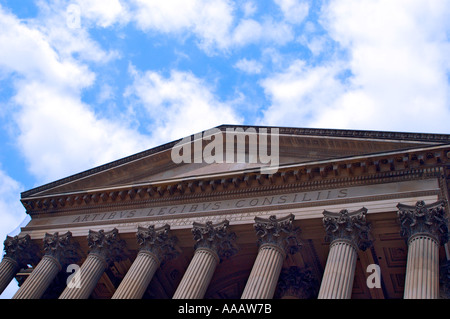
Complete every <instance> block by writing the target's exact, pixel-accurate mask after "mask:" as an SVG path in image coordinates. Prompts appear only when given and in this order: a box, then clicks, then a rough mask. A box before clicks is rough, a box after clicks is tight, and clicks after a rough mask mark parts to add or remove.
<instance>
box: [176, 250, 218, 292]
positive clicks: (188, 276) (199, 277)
mask: <svg viewBox="0 0 450 319" xmlns="http://www.w3.org/2000/svg"><path fill="white" fill-rule="evenodd" d="M218 263H219V257H218V256H217V254H216V253H215V252H214V251H212V250H211V249H208V248H197V249H196V250H195V254H194V257H193V258H192V260H191V262H190V263H189V266H188V269H187V270H186V273H185V274H184V276H183V279H181V282H180V284H179V285H178V288H177V290H176V291H175V294H174V295H173V299H201V298H203V297H204V296H205V293H206V290H207V289H208V286H209V283H210V282H211V279H212V276H213V274H214V271H215V270H216V266H217V264H218Z"/></svg>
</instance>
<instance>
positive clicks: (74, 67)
mask: <svg viewBox="0 0 450 319" xmlns="http://www.w3.org/2000/svg"><path fill="white" fill-rule="evenodd" d="M33 26H34V23H33V22H31V23H29V25H26V24H24V23H23V22H20V21H19V20H18V19H17V18H15V17H14V16H12V15H10V14H8V13H5V12H4V11H2V10H1V9H0V28H1V29H2V30H4V32H2V33H1V34H0V47H2V48H8V50H1V51H0V70H3V72H5V73H9V74H11V73H15V74H17V75H18V76H16V77H15V80H14V87H15V90H16V92H15V94H14V96H13V97H12V98H11V102H13V104H15V105H16V106H17V108H16V109H15V110H14V111H12V110H11V112H14V113H13V114H14V115H13V117H12V118H13V119H14V120H15V125H16V127H17V132H18V134H17V136H16V137H15V139H16V142H17V148H18V149H19V150H20V151H21V152H22V154H23V155H24V157H25V159H26V161H27V162H28V165H29V167H28V169H29V171H30V172H31V173H32V174H33V175H34V176H35V177H36V179H37V182H38V183H43V182H48V181H51V180H54V179H57V178H61V177H64V176H67V175H69V174H73V173H76V172H79V171H81V170H84V169H87V168H90V167H93V166H96V165H100V164H102V163H105V162H109V161H111V160H114V159H117V158H120V157H123V156H126V155H129V154H133V153H135V152H137V151H140V150H143V149H145V147H146V146H149V144H148V143H149V142H148V139H147V138H146V137H145V136H142V135H141V134H139V133H138V132H137V131H136V130H135V129H132V128H130V127H129V126H128V123H127V122H123V121H122V120H123V119H117V120H115V119H107V118H101V117H99V116H98V115H97V114H95V113H94V111H93V110H92V109H91V108H90V107H89V106H88V105H86V104H84V103H83V102H82V101H81V92H82V90H83V89H84V88H86V87H89V86H90V85H92V84H93V82H94V81H95V74H94V73H93V72H92V71H90V70H89V67H88V66H87V65H86V64H82V63H80V62H79V61H76V60H74V59H73V58H72V57H71V55H70V54H65V53H60V52H59V51H58V50H57V49H55V47H58V45H54V42H53V40H54V34H52V35H47V34H46V33H45V31H46V30H47V29H46V28H45V27H44V28H42V29H41V30H38V29H37V28H34V27H33ZM71 36H74V35H71ZM74 39H75V38H74ZM87 43H89V42H87ZM80 49H81V48H80ZM85 49H86V50H89V45H88V44H86V47H85ZM90 49H92V48H90ZM83 50H84V48H83ZM92 50H99V48H94V49H92ZM119 121H120V122H119Z"/></svg>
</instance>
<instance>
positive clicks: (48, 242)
mask: <svg viewBox="0 0 450 319" xmlns="http://www.w3.org/2000/svg"><path fill="white" fill-rule="evenodd" d="M78 248H79V245H78V243H77V242H75V241H74V240H73V239H72V233H71V232H70V231H68V232H66V233H65V234H62V235H60V234H59V233H58V232H56V233H53V234H48V233H46V234H45V236H44V252H45V254H46V255H50V256H52V257H54V258H55V259H57V260H58V261H59V263H60V264H61V266H64V265H68V264H74V263H76V262H77V261H78V260H79V258H80V256H79V254H78Z"/></svg>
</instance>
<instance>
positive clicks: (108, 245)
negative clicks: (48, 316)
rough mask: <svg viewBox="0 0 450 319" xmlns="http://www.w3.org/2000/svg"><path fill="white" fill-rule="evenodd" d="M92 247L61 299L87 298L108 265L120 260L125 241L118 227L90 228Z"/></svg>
mask: <svg viewBox="0 0 450 319" xmlns="http://www.w3.org/2000/svg"><path fill="white" fill-rule="evenodd" d="M87 240H88V246H89V248H90V251H89V254H88V256H87V258H86V260H85V261H84V262H83V264H82V265H81V268H80V269H79V270H78V271H79V275H77V274H76V273H75V276H74V277H73V280H78V282H77V283H74V284H73V285H68V286H67V287H66V288H65V289H64V291H63V292H62V294H61V295H60V296H59V299H87V298H89V296H90V295H91V293H92V291H93V290H94V288H95V286H96V285H97V282H98V281H99V279H100V277H101V276H102V275H103V273H104V271H105V269H106V267H108V265H109V264H110V263H112V262H113V261H115V260H119V259H120V256H121V255H122V254H123V249H124V248H125V242H124V241H123V240H120V238H119V232H118V230H117V229H116V228H114V229H113V230H111V231H109V232H104V231H103V230H99V231H98V232H96V231H93V230H89V234H88V237H87Z"/></svg>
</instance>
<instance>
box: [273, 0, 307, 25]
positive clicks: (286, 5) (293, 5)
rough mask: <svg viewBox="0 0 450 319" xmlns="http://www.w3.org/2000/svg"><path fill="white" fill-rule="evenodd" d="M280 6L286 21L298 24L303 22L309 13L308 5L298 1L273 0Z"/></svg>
mask: <svg viewBox="0 0 450 319" xmlns="http://www.w3.org/2000/svg"><path fill="white" fill-rule="evenodd" d="M275 3H276V4H277V5H278V6H280V9H281V11H282V12H283V14H284V17H285V19H286V21H288V22H290V23H293V24H299V23H301V22H303V20H305V18H306V17H307V16H308V13H309V4H308V2H305V1H300V0H275Z"/></svg>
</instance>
